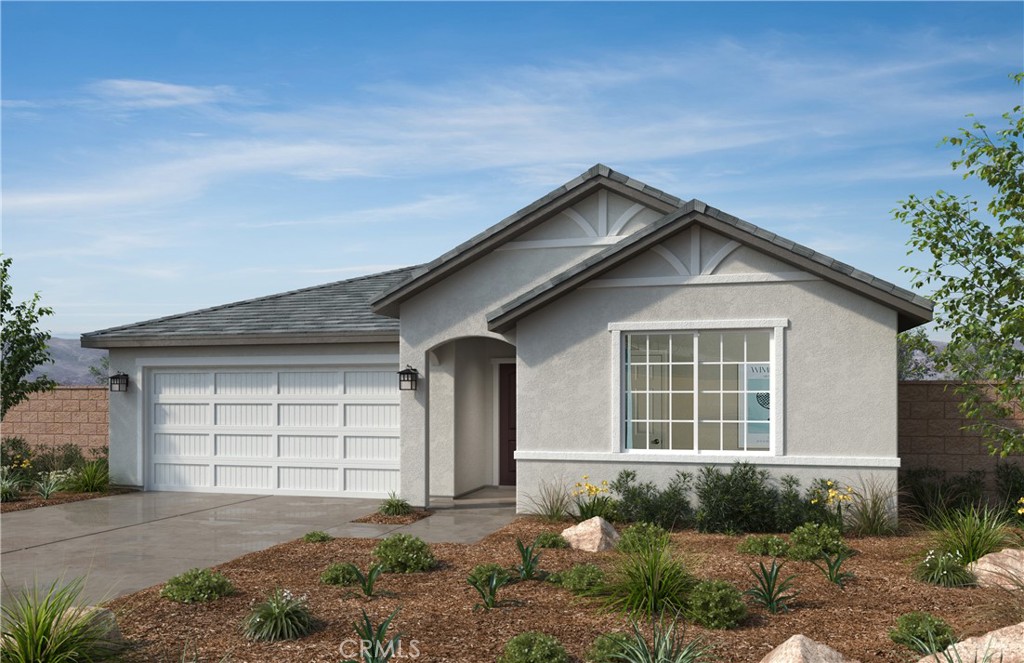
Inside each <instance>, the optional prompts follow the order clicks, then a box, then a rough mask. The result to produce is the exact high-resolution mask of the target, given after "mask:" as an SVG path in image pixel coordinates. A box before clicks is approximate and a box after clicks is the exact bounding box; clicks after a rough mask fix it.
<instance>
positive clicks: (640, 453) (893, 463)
mask: <svg viewBox="0 0 1024 663" xmlns="http://www.w3.org/2000/svg"><path fill="white" fill-rule="evenodd" d="M515 458H516V460H517V461H527V462H529V461H573V462H588V463H666V464H673V465H694V466H700V465H732V464H733V463H736V462H738V461H743V460H749V461H751V462H752V463H754V464H756V465H782V466H806V467H862V468H873V467H885V468H898V467H899V466H900V459H899V458H896V457H892V458H887V457H882V456H776V455H774V454H772V453H771V452H769V451H740V452H736V453H716V454H695V453H692V452H685V451H647V450H630V451H618V452H611V451H525V450H519V451H516V454H515Z"/></svg>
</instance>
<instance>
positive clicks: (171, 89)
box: [85, 78, 239, 110]
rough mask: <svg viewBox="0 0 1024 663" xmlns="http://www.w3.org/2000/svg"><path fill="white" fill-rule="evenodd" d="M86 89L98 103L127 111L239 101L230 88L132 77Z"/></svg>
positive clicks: (99, 82)
mask: <svg viewBox="0 0 1024 663" xmlns="http://www.w3.org/2000/svg"><path fill="white" fill-rule="evenodd" d="M85 89H86V91H87V92H88V93H89V94H90V95H91V96H92V97H93V98H95V99H96V100H98V101H101V102H103V103H105V104H109V105H110V106H113V107H115V108H119V109H125V110H143V109H153V108H172V107H175V106H199V105H205V104H214V103H222V102H229V101H236V100H238V98H239V97H238V93H237V92H236V90H235V88H233V87H231V86H229V85H216V86H212V87H196V86H192V85H176V84H173V83H163V82H160V81H145V80H136V79H130V78H120V79H107V80H102V81H96V82H95V83H91V84H89V85H87V86H86V88H85Z"/></svg>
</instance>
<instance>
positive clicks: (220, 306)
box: [82, 265, 421, 338]
mask: <svg viewBox="0 0 1024 663" xmlns="http://www.w3.org/2000/svg"><path fill="white" fill-rule="evenodd" d="M419 267H421V265H411V266H409V267H398V268H395V269H389V270H386V271H383V272H375V273H373V274H363V275H361V276H353V277H352V278H349V279H342V280H340V281H331V282H330V283H321V284H318V285H312V286H306V287H304V288H296V289H294V290H287V291H285V292H276V293H274V294H272V295H263V296H261V297H252V298H250V299H241V300H238V301H234V302H228V303H226V304H218V305H217V306H208V307H206V308H199V309H193V310H191V311H185V312H183V313H174V314H172V315H165V316H160V317H157V318H150V319H148V320H140V321H139V322H132V323H129V324H126V325H117V326H114V327H107V328H105V329H97V330H95V331H91V332H86V333H84V334H82V338H86V337H89V336H98V335H100V334H107V333H110V332H117V331H122V330H125V329H130V328H132V327H139V326H142V325H148V324H152V323H155V322H166V321H168V320H177V319H180V318H186V317H189V316H192V315H199V314H201V313H211V312H213V311H223V310H226V309H230V308H234V307H236V306H243V305H246V304H254V303H256V302H264V301H268V300H272V299H278V298H280V297H286V296H289V295H296V294H299V293H303V292H312V291H314V290H322V289H324V288H331V287H334V286H338V285H341V284H343V283H354V282H357V281H365V280H367V279H371V278H377V277H381V276H388V275H390V274H397V273H398V272H402V271H408V272H412V271H414V270H416V269H418V268H419Z"/></svg>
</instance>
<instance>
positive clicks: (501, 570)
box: [467, 562, 512, 585]
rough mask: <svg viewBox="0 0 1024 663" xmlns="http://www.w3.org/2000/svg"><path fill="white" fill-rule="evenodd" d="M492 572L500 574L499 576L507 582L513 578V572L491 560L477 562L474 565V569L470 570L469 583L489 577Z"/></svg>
mask: <svg viewBox="0 0 1024 663" xmlns="http://www.w3.org/2000/svg"><path fill="white" fill-rule="evenodd" d="M492 573H496V574H498V577H499V578H503V579H504V580H505V581H506V582H507V581H509V580H511V579H512V574H511V573H510V572H509V570H508V569H506V568H505V567H504V566H502V565H501V564H495V563H494V562H489V563H487V564H477V565H476V566H474V567H473V570H472V571H470V572H469V577H468V578H467V580H468V581H469V584H471V585H472V584H474V583H476V582H478V581H480V580H483V579H485V578H487V577H489V576H490V575H491V574H492Z"/></svg>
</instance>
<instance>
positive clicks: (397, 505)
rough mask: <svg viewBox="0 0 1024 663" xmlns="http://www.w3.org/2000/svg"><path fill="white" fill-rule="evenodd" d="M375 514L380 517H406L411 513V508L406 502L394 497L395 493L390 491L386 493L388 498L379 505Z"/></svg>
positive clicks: (396, 496)
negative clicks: (378, 514)
mask: <svg viewBox="0 0 1024 663" xmlns="http://www.w3.org/2000/svg"><path fill="white" fill-rule="evenodd" d="M377 512H378V513H380V514H381V515H382V516H407V515H409V514H410V513H412V506H411V505H410V504H409V502H408V501H406V500H403V499H402V498H401V497H399V496H398V495H396V494H395V491H391V492H390V493H388V498H387V499H386V500H384V501H383V502H382V503H381V505H380V508H379V509H377Z"/></svg>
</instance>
